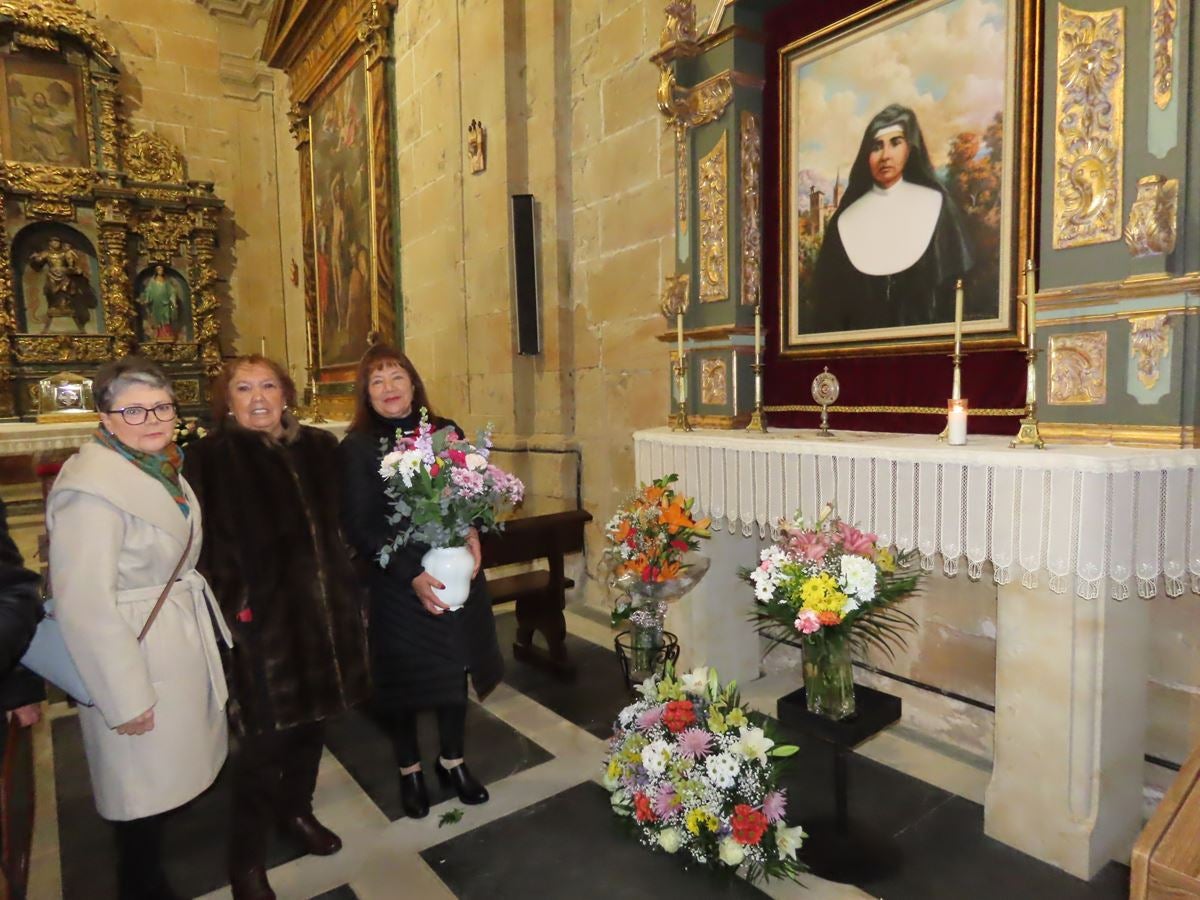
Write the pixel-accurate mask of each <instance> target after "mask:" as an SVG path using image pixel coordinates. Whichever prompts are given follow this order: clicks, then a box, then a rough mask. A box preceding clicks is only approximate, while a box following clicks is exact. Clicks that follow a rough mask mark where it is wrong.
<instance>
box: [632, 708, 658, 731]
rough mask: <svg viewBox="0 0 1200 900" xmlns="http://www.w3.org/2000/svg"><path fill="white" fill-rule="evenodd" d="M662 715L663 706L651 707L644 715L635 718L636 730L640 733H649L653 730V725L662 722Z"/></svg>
mask: <svg viewBox="0 0 1200 900" xmlns="http://www.w3.org/2000/svg"><path fill="white" fill-rule="evenodd" d="M662 714H663V706H662V705H661V704H660V705H658V706H654V707H651V708H650V709H648V710H646V711H645V712H644V713H642V714H641V715H640V716H638V717H637V726H638V728H640V729H641V730H642V731H649V730H650V729H651V728H653V727H654V726H655V725H657V724H658V723H659V722H660V721H662Z"/></svg>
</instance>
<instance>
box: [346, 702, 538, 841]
mask: <svg viewBox="0 0 1200 900" xmlns="http://www.w3.org/2000/svg"><path fill="white" fill-rule="evenodd" d="M419 733H420V743H421V760H422V763H423V765H424V769H425V783H426V786H427V787H428V789H429V800H430V802H431V803H434V804H436V803H440V802H441V801H442V800H445V799H447V798H448V797H450V796H452V795H453V794H452V792H451V791H447V790H444V789H443V788H442V786H441V785H440V784H439V783H438V780H437V778H436V777H435V776H434V773H433V765H434V762H435V761H436V760H437V755H438V739H437V738H438V736H437V722H436V721H435V720H434V718H433V714H432V713H429V714H423V715H422V716H421V723H420V726H419ZM325 744H326V746H328V747H329V749H330V750H331V751H333V754H334V755H335V756H336V757H337V758H338V761H339V762H340V763H341V764H342V765H343V766H345V767H346V770H347V771H348V772H349V773H350V774H351V775H352V776H353V777H354V780H355V781H357V782H358V783H359V785H360V786H361V787H362V789H363V790H364V791H366V792H367V794H368V795H369V796H370V798H371V799H372V800H373V801H374V802H375V805H376V806H378V807H379V809H380V810H382V811H383V814H384V815H386V816H387V817H388V819H390V820H391V821H393V822H394V821H396V820H397V819H400V818H403V817H404V812H403V810H401V808H400V786H399V779H398V773H397V769H396V759H395V755H394V754H393V752H392V744H391V741H389V740H388V737H387V735H386V734H385V733H384V731H383V729H382V728H381V727H380V725H379V724H378V723H377V722H376V721H375V720H374V719H372V718H371V717H370V716H368V715H367V714H366V713H361V712H354V713H350V714H348V715H346V716H343V717H342V718H341V720H340V721H338V722H337V723H336V724H331V725H330V726H329V727H328V728H327V729H326V731H325ZM550 759H553V756H552V755H551V754H550V753H547V752H546V751H545V750H544V749H542V748H541V747H539V746H538V745H537V744H535V743H534V742H533V741H531V740H529V738H527V737H525V736H524V735H522V734H521V733H520V732H518V731H516V730H515V729H513V728H510V727H509V726H508V725H506V724H505V723H504V722H502V721H501V720H500V719H498V718H496V717H495V716H493V715H492V714H491V713H489V712H488V711H487V710H486V709H485V708H484V707H482V706H480V705H479V704H478V703H475V702H471V703H469V704H468V705H467V747H466V760H467V763H468V764H469V765H470V767H471V773H472V774H473V775H474V776H475V777H476V778H478V779H479V780H480V781H482V782H483V783H484V784H492V783H494V782H497V781H500V780H501V779H503V778H507V777H508V776H509V775H515V774H516V773H517V772H521V771H524V770H525V769H529V768H532V767H533V766H537V765H541V764H542V763H544V762H547V761H549V760H550Z"/></svg>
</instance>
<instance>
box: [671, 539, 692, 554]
mask: <svg viewBox="0 0 1200 900" xmlns="http://www.w3.org/2000/svg"><path fill="white" fill-rule="evenodd" d="M671 546H672V547H674V548H675V549H676V550H678V551H679V552H680V553H682V552H683V551H685V550H687V549H688V545H687V541H681V540H679V538H675V540H673V541H671Z"/></svg>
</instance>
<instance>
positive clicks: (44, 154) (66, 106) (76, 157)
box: [0, 56, 90, 167]
mask: <svg viewBox="0 0 1200 900" xmlns="http://www.w3.org/2000/svg"><path fill="white" fill-rule="evenodd" d="M2 63H3V81H2V86H0V91H2V92H3V102H0V116H3V119H2V121H0V149H2V150H3V155H4V157H5V158H6V159H11V160H16V161H18V162H26V163H35V164H38V165H49V166H77V167H83V166H87V165H89V164H90V160H89V155H88V136H87V126H86V124H85V120H84V103H83V87H82V82H81V79H80V70H79V67H77V66H72V65H69V64H67V63H62V62H54V61H50V60H44V59H40V58H37V57H29V58H24V57H22V58H17V57H14V56H5V57H3V59H2Z"/></svg>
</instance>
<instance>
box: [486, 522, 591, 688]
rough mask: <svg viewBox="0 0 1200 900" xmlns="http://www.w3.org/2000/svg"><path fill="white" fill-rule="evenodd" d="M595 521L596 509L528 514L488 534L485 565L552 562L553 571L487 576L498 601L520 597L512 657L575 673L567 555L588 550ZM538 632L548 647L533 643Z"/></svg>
mask: <svg viewBox="0 0 1200 900" xmlns="http://www.w3.org/2000/svg"><path fill="white" fill-rule="evenodd" d="M591 520H592V514H591V513H589V512H587V511H586V510H582V509H576V510H569V511H567V512H559V513H550V514H548V515H542V516H526V517H522V518H518V519H510V520H509V521H508V522H506V523H505V528H504V531H503V532H502V533H500V534H486V535H484V536H483V542H482V543H483V566H484V568H485V569H494V568H496V567H498V566H508V565H513V564H514V563H526V562H535V561H537V560H541V559H544V560H547V561H548V562H549V564H550V568H549V571H546V570H538V571H533V572H522V573H520V574H517V575H505V576H502V577H499V578H488V590H489V591H490V592H491V594H492V602H493V603H507V602H509V601H510V600H515V601H516V602H517V637H516V640H515V641H514V642H513V656H515V657H516V658H517V659H519V660H521V661H522V662H527V663H530V664H533V665H540V666H544V667H546V668H548V669H550V670H551V671H552V672H554V673H555V674H558V675H560V676H564V677H571V676H573V675H574V674H575V669H574V666H573V665H572V664H571V661H570V660H569V659H568V658H567V647H566V644H565V642H564V639H565V638H566V634H567V620H566V617H565V616H564V615H563V610H564V609H565V608H566V603H567V598H566V592H567V590H568V589H569V588H572V587H574V586H575V582H574V581H573V580H571V579H570V578H567V577H566V575H565V573H564V564H563V557H564V556H566V554H568V553H580V552H582V551H583V527H584V525H586V524H587V523H588V522H590V521H591ZM535 631H540V632H541V633H542V636H543V637H544V638H545V639H546V646H547V647H548V648H549V650H548V651H546V650H542V649H541V648H540V647H538V646H535V645H534V643H533V633H534V632H535Z"/></svg>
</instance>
